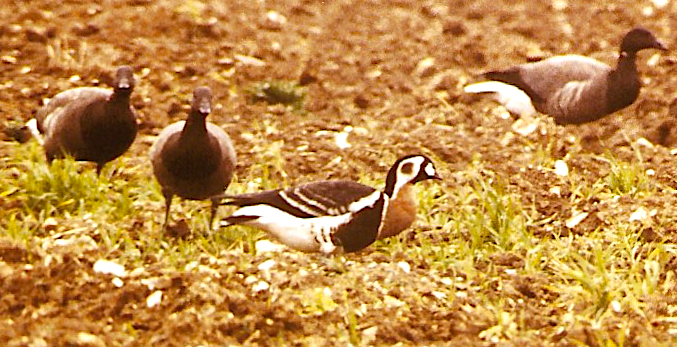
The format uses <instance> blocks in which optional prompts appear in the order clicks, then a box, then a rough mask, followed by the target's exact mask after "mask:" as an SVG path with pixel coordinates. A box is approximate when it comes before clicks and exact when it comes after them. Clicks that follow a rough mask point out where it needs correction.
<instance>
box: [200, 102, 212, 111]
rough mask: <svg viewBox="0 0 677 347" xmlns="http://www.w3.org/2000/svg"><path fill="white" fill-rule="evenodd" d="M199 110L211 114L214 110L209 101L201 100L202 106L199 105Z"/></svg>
mask: <svg viewBox="0 0 677 347" xmlns="http://www.w3.org/2000/svg"><path fill="white" fill-rule="evenodd" d="M198 111H200V113H201V114H209V113H211V112H212V105H210V104H209V102H207V101H205V102H201V103H200V106H198Z"/></svg>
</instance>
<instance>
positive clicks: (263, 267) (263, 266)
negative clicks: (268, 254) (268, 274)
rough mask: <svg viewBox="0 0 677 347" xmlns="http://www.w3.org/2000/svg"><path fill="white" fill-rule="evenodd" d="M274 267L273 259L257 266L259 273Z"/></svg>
mask: <svg viewBox="0 0 677 347" xmlns="http://www.w3.org/2000/svg"><path fill="white" fill-rule="evenodd" d="M273 266H275V260H273V259H268V260H266V261H264V262H263V263H261V264H259V266H258V269H259V271H268V270H270V269H272V268H273Z"/></svg>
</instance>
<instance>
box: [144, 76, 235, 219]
mask: <svg viewBox="0 0 677 347" xmlns="http://www.w3.org/2000/svg"><path fill="white" fill-rule="evenodd" d="M211 108H212V92H211V90H210V89H209V88H208V87H199V88H196V89H195V90H194V92H193V102H192V106H191V109H190V113H189V114H188V118H187V119H186V120H185V121H179V122H176V123H173V124H171V125H169V126H167V127H166V128H164V129H163V130H162V132H161V133H160V135H159V136H158V138H157V140H156V142H155V144H154V145H153V147H152V148H151V151H150V158H151V162H152V164H153V172H154V174H155V178H156V179H157V181H158V182H159V183H160V186H161V187H162V194H163V195H164V197H165V221H164V226H163V230H164V229H165V228H166V227H167V224H168V222H169V210H170V207H171V204H172V197H173V196H174V195H178V196H179V197H181V198H184V199H188V200H204V199H210V198H212V197H214V196H215V195H219V194H222V193H223V191H224V190H225V189H226V187H228V185H229V184H230V181H231V180H232V179H233V173H234V170H235V165H236V157H235V149H234V148H233V145H232V143H231V141H230V137H228V134H226V132H225V131H223V129H221V128H220V127H218V126H217V125H215V124H213V123H210V122H207V121H206V118H207V115H209V113H210V112H211ZM219 203H220V200H218V199H212V207H211V215H210V219H209V228H210V229H211V227H212V222H213V219H214V214H215V213H216V209H217V207H218V206H219Z"/></svg>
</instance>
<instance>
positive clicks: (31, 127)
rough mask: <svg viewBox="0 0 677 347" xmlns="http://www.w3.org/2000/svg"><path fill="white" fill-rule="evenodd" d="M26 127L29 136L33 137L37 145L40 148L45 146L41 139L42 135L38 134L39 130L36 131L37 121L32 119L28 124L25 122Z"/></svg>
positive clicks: (43, 140)
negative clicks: (29, 133)
mask: <svg viewBox="0 0 677 347" xmlns="http://www.w3.org/2000/svg"><path fill="white" fill-rule="evenodd" d="M26 127H27V128H28V130H29V131H30V132H31V135H33V137H35V139H36V140H37V141H38V143H39V144H40V145H41V146H44V145H45V139H44V137H42V134H40V130H38V120H37V119H35V118H32V119H31V120H29V121H28V122H26Z"/></svg>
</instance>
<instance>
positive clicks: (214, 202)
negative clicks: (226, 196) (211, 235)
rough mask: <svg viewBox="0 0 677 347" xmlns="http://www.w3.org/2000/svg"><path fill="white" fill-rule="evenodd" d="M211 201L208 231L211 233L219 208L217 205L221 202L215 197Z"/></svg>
mask: <svg viewBox="0 0 677 347" xmlns="http://www.w3.org/2000/svg"><path fill="white" fill-rule="evenodd" d="M211 200H212V206H211V208H210V209H209V231H210V232H211V231H213V228H214V217H215V216H216V210H217V209H218V208H219V205H220V204H221V200H220V199H219V198H217V197H213V198H211Z"/></svg>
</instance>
